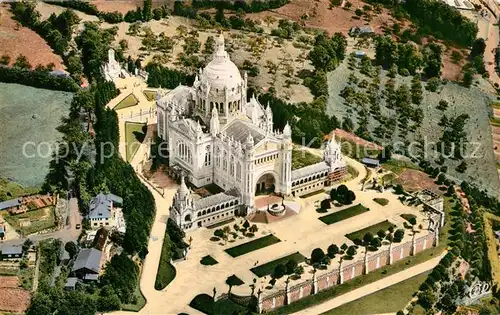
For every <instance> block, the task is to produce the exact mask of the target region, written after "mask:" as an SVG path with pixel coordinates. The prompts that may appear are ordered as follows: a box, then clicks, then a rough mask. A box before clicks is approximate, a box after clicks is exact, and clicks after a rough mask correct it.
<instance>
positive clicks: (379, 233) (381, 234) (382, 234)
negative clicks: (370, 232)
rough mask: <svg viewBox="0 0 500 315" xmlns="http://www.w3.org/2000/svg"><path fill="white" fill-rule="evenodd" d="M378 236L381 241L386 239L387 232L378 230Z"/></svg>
mask: <svg viewBox="0 0 500 315" xmlns="http://www.w3.org/2000/svg"><path fill="white" fill-rule="evenodd" d="M377 236H378V237H379V238H380V239H383V238H384V237H385V231H384V230H382V229H380V230H378V232H377Z"/></svg>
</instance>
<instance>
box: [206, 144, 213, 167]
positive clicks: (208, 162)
mask: <svg viewBox="0 0 500 315" xmlns="http://www.w3.org/2000/svg"><path fill="white" fill-rule="evenodd" d="M211 164H212V153H211V152H210V146H209V145H207V147H206V148H205V166H210V165H211Z"/></svg>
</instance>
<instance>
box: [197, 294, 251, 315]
mask: <svg viewBox="0 0 500 315" xmlns="http://www.w3.org/2000/svg"><path fill="white" fill-rule="evenodd" d="M189 306H191V307H192V308H194V309H196V310H198V311H200V312H202V313H205V314H207V315H219V314H246V313H245V312H246V308H245V307H243V306H241V305H238V304H236V303H234V302H232V301H231V300H230V299H223V300H219V301H217V302H215V303H214V300H213V298H212V297H211V296H210V295H208V294H198V295H197V296H195V298H194V299H193V300H192V301H191V302H190V303H189Z"/></svg>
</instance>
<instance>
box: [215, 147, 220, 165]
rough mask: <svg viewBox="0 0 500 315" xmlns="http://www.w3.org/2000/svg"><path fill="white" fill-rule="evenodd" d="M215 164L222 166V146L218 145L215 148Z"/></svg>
mask: <svg viewBox="0 0 500 315" xmlns="http://www.w3.org/2000/svg"><path fill="white" fill-rule="evenodd" d="M215 165H216V166H217V167H220V148H219V147H217V149H216V150H215Z"/></svg>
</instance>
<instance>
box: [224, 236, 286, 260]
mask: <svg viewBox="0 0 500 315" xmlns="http://www.w3.org/2000/svg"><path fill="white" fill-rule="evenodd" d="M279 242H281V240H280V239H279V238H277V237H276V236H274V235H272V234H270V235H266V236H264V237H261V238H258V239H256V240H253V241H250V242H247V243H243V244H241V245H238V246H235V247H231V248H228V249H226V250H225V251H226V253H228V254H229V255H230V256H231V257H238V256H241V255H245V254H247V253H250V252H253V251H254V250H258V249H261V248H264V247H267V246H270V245H273V244H276V243H279Z"/></svg>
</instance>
